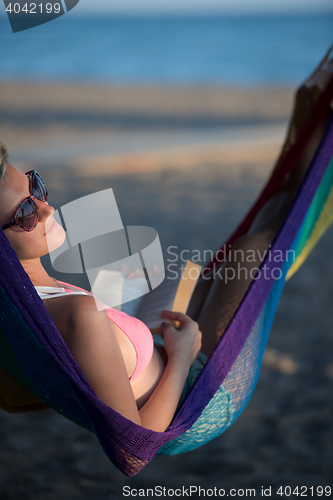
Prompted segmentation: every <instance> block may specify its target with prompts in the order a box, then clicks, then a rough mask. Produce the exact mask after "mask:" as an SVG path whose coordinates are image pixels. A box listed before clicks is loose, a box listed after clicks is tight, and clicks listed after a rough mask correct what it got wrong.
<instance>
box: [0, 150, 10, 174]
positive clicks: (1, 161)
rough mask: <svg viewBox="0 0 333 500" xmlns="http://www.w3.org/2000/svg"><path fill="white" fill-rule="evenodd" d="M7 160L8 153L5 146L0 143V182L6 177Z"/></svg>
mask: <svg viewBox="0 0 333 500" xmlns="http://www.w3.org/2000/svg"><path fill="white" fill-rule="evenodd" d="M8 158H9V153H8V149H7V146H6V144H4V143H3V142H1V141H0V181H1V180H2V179H3V178H4V177H5V175H6V161H7V160H8Z"/></svg>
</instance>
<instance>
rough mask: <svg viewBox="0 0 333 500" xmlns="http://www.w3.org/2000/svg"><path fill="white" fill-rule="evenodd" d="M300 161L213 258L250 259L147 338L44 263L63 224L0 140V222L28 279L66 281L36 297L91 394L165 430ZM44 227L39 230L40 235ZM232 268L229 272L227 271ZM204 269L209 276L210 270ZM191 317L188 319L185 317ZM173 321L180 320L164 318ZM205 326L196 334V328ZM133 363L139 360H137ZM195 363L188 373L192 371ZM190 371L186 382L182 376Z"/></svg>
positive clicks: (208, 282)
mask: <svg viewBox="0 0 333 500" xmlns="http://www.w3.org/2000/svg"><path fill="white" fill-rule="evenodd" d="M306 164H307V162H300V163H299V166H298V168H297V169H295V173H294V174H293V176H292V177H290V179H289V180H288V181H287V182H285V183H284V185H283V187H282V188H280V190H279V192H278V193H277V194H276V195H275V196H274V197H273V198H272V199H271V200H269V202H268V203H267V204H266V205H265V207H263V209H262V210H261V212H260V213H259V214H258V216H257V218H256V219H255V221H254V223H253V225H252V227H251V229H250V231H249V233H248V234H247V235H245V236H244V237H242V238H240V239H239V240H238V241H237V242H236V243H235V245H234V247H233V248H232V250H231V252H230V253H229V260H228V261H227V262H226V263H224V264H221V265H222V266H223V272H222V274H221V276H223V273H226V272H228V270H230V269H235V270H236V269H237V265H238V263H239V262H240V259H241V256H242V252H236V251H237V250H243V255H244V253H246V251H247V250H249V249H251V250H258V252H255V254H256V256H257V257H256V259H257V260H256V261H253V260H251V262H248V261H241V265H242V267H243V268H244V267H246V268H247V269H248V271H249V272H248V273H247V278H245V275H244V273H243V274H242V276H241V277H240V278H238V279H237V278H236V279H234V280H232V281H228V283H226V282H225V280H223V279H215V280H213V279H212V277H206V279H205V280H204V281H202V282H200V283H199V284H198V285H197V287H196V290H195V293H194V295H193V298H192V301H191V304H190V307H189V311H188V312H189V315H185V314H181V313H174V312H171V311H163V312H162V317H163V319H164V320H165V321H164V322H163V323H162V324H161V333H162V337H163V340H164V346H163V345H156V346H154V344H153V340H152V337H151V334H150V332H149V330H148V328H147V327H146V326H145V325H143V324H142V323H141V322H140V321H139V320H137V319H135V318H130V317H127V316H126V317H125V315H124V314H123V313H119V312H118V311H115V310H112V309H111V308H108V309H107V310H106V309H103V306H102V305H101V304H98V307H97V306H96V299H95V298H94V297H92V296H91V295H90V294H88V293H87V294H85V295H83V294H80V295H78V294H74V293H73V294H72V293H70V292H77V291H78V289H77V288H76V287H73V286H71V285H68V284H64V283H59V282H57V281H56V280H55V279H54V278H52V277H50V276H49V275H48V274H47V272H46V271H45V269H44V268H43V266H42V264H41V261H40V258H41V257H42V256H43V255H45V254H47V253H48V252H49V251H52V250H54V249H56V248H58V247H59V246H60V245H61V244H62V243H63V241H64V239H65V233H64V230H63V229H62V227H61V226H59V225H58V224H57V223H56V221H55V220H54V218H53V213H54V208H53V207H52V206H50V205H49V204H48V202H47V191H46V188H45V185H44V183H43V181H42V179H41V178H40V176H39V174H38V173H37V172H36V171H31V172H29V173H27V174H24V173H22V172H21V171H20V170H18V169H17V168H15V167H14V166H13V165H11V164H10V163H8V154H7V149H6V147H5V145H4V144H3V143H0V224H1V227H2V228H3V230H4V231H5V234H6V236H7V238H8V240H9V242H10V244H11V246H12V247H13V249H14V250H15V252H16V254H17V256H18V258H19V260H20V262H21V264H22V266H23V267H24V269H25V271H26V272H27V274H28V275H29V277H30V279H31V281H32V283H33V284H34V286H35V287H37V289H38V287H49V288H50V289H52V288H53V289H56V288H59V287H62V288H65V289H66V291H67V292H68V293H66V294H65V296H64V295H61V296H55V297H54V298H53V299H52V300H44V304H45V307H46V308H47V310H48V312H49V314H50V315H51V317H52V319H53V321H54V322H55V324H56V326H57V328H58V330H59V332H60V334H61V335H62V337H63V339H64V341H65V342H66V344H67V345H68V347H69V349H70V351H71V353H72V355H73V357H74V359H75V360H76V362H77V363H78V365H79V366H80V367H81V369H82V372H83V373H84V375H85V377H86V379H87V380H88V382H89V383H90V384H91V386H92V387H93V389H94V390H95V392H96V394H97V396H98V397H99V398H100V399H101V400H102V401H103V402H104V403H106V404H107V405H109V406H111V407H112V408H113V409H114V410H116V411H117V412H119V413H121V414H122V415H124V416H125V417H126V418H128V419H130V420H132V421H133V422H135V423H137V424H139V425H141V426H144V427H146V428H149V429H152V430H154V431H160V432H163V431H164V430H165V429H166V428H167V427H168V425H169V424H170V422H171V420H172V418H173V416H174V414H175V411H176V409H177V406H178V404H179V401H180V399H181V397H184V390H185V389H184V386H185V387H186V390H188V388H189V386H190V385H191V383H193V380H194V378H195V376H197V375H198V361H195V360H196V358H197V356H198V354H199V351H200V348H201V344H202V352H203V353H204V354H200V356H199V359H200V362H201V365H200V363H199V365H200V367H201V368H202V366H203V364H204V360H205V359H206V358H205V356H204V355H206V356H208V355H209V354H210V353H211V352H212V349H213V348H214V346H215V344H216V341H217V340H218V338H220V337H221V335H222V334H223V332H224V330H225V327H226V326H227V324H228V322H229V320H230V318H231V316H232V315H233V313H234V311H235V309H236V308H237V306H238V304H239V301H240V299H241V298H242V296H243V295H244V293H245V291H246V289H247V288H248V286H249V284H250V282H251V281H252V280H251V278H250V271H251V270H252V269H254V268H257V267H258V266H259V265H260V264H261V261H260V257H259V256H261V255H264V253H265V251H266V250H267V249H268V247H269V245H270V243H271V242H272V240H273V238H274V236H275V234H276V231H277V229H278V227H279V225H280V223H281V221H282V219H283V217H284V215H285V213H286V210H287V208H288V207H289V205H290V203H291V201H292V198H293V196H294V193H295V190H296V188H297V186H298V184H299V182H300V180H301V178H302V176H303V173H304V170H305V166H306ZM46 235H47V237H46ZM229 275H230V273H229ZM209 278H210V279H209ZM191 318H194V319H191ZM174 320H177V321H179V323H180V325H181V327H180V330H176V329H175V328H174V327H173V326H171V325H170V323H169V322H170V321H174ZM199 325H200V330H202V332H203V337H202V335H201V331H200V330H199ZM138 367H139V369H138ZM194 371H195V372H196V374H195V375H194V374H193V372H194ZM189 380H190V382H189Z"/></svg>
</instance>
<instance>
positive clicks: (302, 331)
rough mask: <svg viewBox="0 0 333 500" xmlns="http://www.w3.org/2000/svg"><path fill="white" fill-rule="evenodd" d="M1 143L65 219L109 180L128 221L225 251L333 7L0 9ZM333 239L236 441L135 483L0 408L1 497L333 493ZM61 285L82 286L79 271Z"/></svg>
mask: <svg viewBox="0 0 333 500" xmlns="http://www.w3.org/2000/svg"><path fill="white" fill-rule="evenodd" d="M0 15H1V17H0V42H1V66H0V67H1V71H0V139H1V140H2V141H4V142H6V143H7V145H8V147H9V149H10V151H11V160H12V163H13V164H15V165H16V166H18V167H19V168H21V169H22V170H24V171H26V170H29V169H31V168H36V169H37V170H38V171H39V172H40V173H41V175H42V176H43V178H44V179H45V181H46V182H47V185H48V188H49V192H50V203H52V204H53V206H54V207H55V208H58V207H60V206H62V205H64V204H65V203H68V202H69V201H71V200H74V199H76V198H78V197H80V196H84V195H86V194H89V193H92V192H95V191H98V190H101V189H105V188H109V187H112V188H113V189H114V193H115V196H116V200H117V203H118V207H119V210H120V214H121V216H122V219H123V223H124V224H125V225H148V226H152V227H154V228H155V229H156V230H157V231H158V233H159V235H160V239H161V243H162V247H163V250H164V255H165V264H166V266H167V265H168V255H169V254H168V251H167V249H168V247H169V246H173V247H177V250H175V249H174V248H173V252H175V251H176V252H179V253H180V251H181V250H183V249H188V250H189V251H190V252H193V251H195V250H199V251H200V252H201V253H202V254H203V251H204V250H216V249H217V248H218V247H219V246H221V245H222V244H223V242H224V241H225V240H226V238H227V237H228V236H229V235H230V233H231V232H232V231H233V229H234V228H235V227H236V225H237V224H238V222H239V221H240V220H241V219H242V217H243V216H244V215H245V213H246V211H247V210H248V208H249V207H250V206H251V204H252V203H253V201H254V199H255V198H256V196H257V195H258V193H259V192H260V190H261V189H262V187H263V185H264V183H265V179H266V178H267V176H268V175H269V173H270V170H271V168H272V166H273V165H274V160H275V158H276V156H277V154H278V151H279V147H280V145H281V143H282V141H283V138H284V135H285V131H286V127H287V124H288V119H289V115H290V112H291V108H292V102H293V93H294V90H295V88H296V87H297V86H298V85H299V84H300V83H301V82H302V81H304V80H305V79H306V77H307V76H308V75H309V74H310V73H311V71H312V70H313V69H314V68H315V66H316V64H317V63H318V62H319V61H320V59H321V58H322V57H323V56H324V54H325V52H326V51H327V49H328V48H329V46H330V44H331V43H332V39H333V37H332V34H333V5H332V2H331V1H328V0H317V1H316V2H315V3H314V2H313V1H310V0H302V1H301V0H289V1H286V0H283V1H282V0H280V1H277V0H269V1H266V2H264V1H262V0H251V1H250V2H249V1H247V2H246V1H245V0H233V1H232V2H231V0H229V1H227V0H226V1H225V2H224V3H223V5H221V3H220V2H217V1H215V0H205V1H203V0H192V1H191V2H189V1H187V0H177V2H176V1H174V0H172V1H171V0H169V1H168V2H167V1H166V0H159V2H158V5H157V4H156V1H155V2H152V1H150V0H146V1H143V0H137V1H136V2H134V0H122V1H121V2H120V0H113V1H112V2H110V0H104V1H102V0H94V2H89V1H88V0H80V2H79V4H78V5H77V6H76V7H75V8H74V9H73V10H72V11H70V12H69V13H66V14H65V15H64V16H62V17H60V18H58V19H56V20H54V21H52V22H50V23H47V24H44V25H42V26H39V27H36V28H33V29H31V30H27V31H23V32H20V33H16V34H13V33H12V31H11V28H10V24H9V21H8V19H7V17H6V12H5V7H4V5H3V4H2V3H1V4H0ZM332 250H333V233H332V229H330V230H329V231H328V232H327V233H326V235H325V236H324V238H323V239H322V242H321V244H320V245H319V246H318V247H317V248H316V249H315V250H314V252H313V253H312V254H311V256H310V258H309V259H308V261H307V262H306V264H305V265H304V266H303V267H302V268H301V270H300V271H299V273H298V274H297V275H296V276H295V277H294V278H293V279H292V280H291V281H290V282H289V283H288V284H287V285H286V288H285V291H284V294H283V296H282V299H281V303H280V305H279V309H278V313H277V316H276V321H275V323H274V326H273V329H272V334H271V338H270V342H269V346H268V349H267V353H266V356H265V359H264V365H263V369H262V373H261V377H260V379H259V383H258V386H257V388H256V390H255V392H254V395H253V398H252V399H251V401H250V404H249V406H248V407H247V409H246V410H245V412H244V413H243V415H242V416H241V417H240V418H239V419H238V421H237V422H236V423H235V424H234V425H233V426H232V428H231V429H229V430H228V431H227V432H226V433H225V434H224V435H222V436H221V437H220V438H218V439H216V440H215V441H214V442H212V443H209V444H207V445H205V446H204V447H202V448H201V449H198V450H196V451H193V452H191V453H188V454H186V455H184V456H175V457H156V458H155V459H154V460H153V461H152V462H151V463H150V464H149V465H148V466H147V467H146V468H145V469H144V470H143V471H142V472H141V473H140V474H139V475H138V476H137V477H136V478H133V479H128V478H124V477H123V476H122V475H121V474H120V473H119V472H118V471H117V470H116V469H115V468H114V467H113V466H112V464H110V463H109V462H108V461H107V459H106V457H105V456H104V454H103V452H102V450H101V449H100V447H99V445H98V443H97V441H96V439H95V438H94V436H91V435H90V434H89V433H88V432H86V431H84V430H82V429H80V428H77V427H75V426H74V425H73V424H72V423H71V422H69V421H66V420H65V419H64V418H62V417H60V416H59V415H58V414H56V413H55V412H53V411H52V410H49V411H46V412H42V413H39V414H25V415H8V414H6V413H5V412H1V413H0V422H1V424H0V434H1V437H0V440H1V443H2V444H1V448H0V467H1V471H2V473H1V476H0V499H1V500H2V499H4V500H9V499H19V500H20V499H23V498H24V499H27V500H30V499H32V500H55V499H56V500H58V499H59V498H60V497H61V498H63V499H64V500H67V499H68V500H69V499H71V500H72V499H78V500H79V499H80V500H85V499H89V500H90V499H91V498H94V499H96V500H97V499H98V500H99V499H101V500H102V499H103V500H104V499H111V498H120V497H121V496H122V487H123V486H124V485H130V486H131V487H133V488H144V487H154V486H156V485H162V486H166V487H170V488H172V487H174V488H175V487H181V486H183V485H184V486H189V485H191V484H192V485H200V486H201V487H206V488H214V487H215V486H216V487H218V488H226V489H227V488H236V489H237V488H256V489H257V491H258V497H259V491H260V488H261V486H264V487H269V486H272V487H273V494H272V497H273V498H274V488H275V491H276V490H277V488H278V487H279V486H288V485H289V486H297V485H298V486H301V485H307V486H317V485H322V486H325V485H329V484H330V482H331V486H333V484H332V481H331V479H332V468H333V455H332V445H333V430H332V423H331V420H332V419H331V415H332V397H331V394H332V381H333V350H332V347H333V346H332V344H333V335H332V328H333V318H332V313H331V304H332V300H333V266H332V259H331V255H332ZM44 263H45V266H46V267H47V269H48V270H49V271H50V273H51V274H52V275H54V276H55V277H58V278H61V279H64V280H65V281H72V282H73V283H75V284H78V285H83V286H85V284H86V283H85V278H84V276H78V275H76V276H75V275H73V276H70V277H69V276H67V275H66V276H64V275H60V274H59V273H55V272H52V269H51V267H50V262H49V260H48V258H46V259H44Z"/></svg>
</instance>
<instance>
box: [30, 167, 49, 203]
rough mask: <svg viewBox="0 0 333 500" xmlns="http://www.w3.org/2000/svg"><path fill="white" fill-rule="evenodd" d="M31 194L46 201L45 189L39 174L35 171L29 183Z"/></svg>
mask: <svg viewBox="0 0 333 500" xmlns="http://www.w3.org/2000/svg"><path fill="white" fill-rule="evenodd" d="M31 190H32V195H33V196H34V197H35V198H37V199H38V200H40V201H47V189H46V187H45V185H44V182H43V179H42V178H41V176H40V175H39V174H38V173H37V172H35V174H34V176H33V178H32V185H31Z"/></svg>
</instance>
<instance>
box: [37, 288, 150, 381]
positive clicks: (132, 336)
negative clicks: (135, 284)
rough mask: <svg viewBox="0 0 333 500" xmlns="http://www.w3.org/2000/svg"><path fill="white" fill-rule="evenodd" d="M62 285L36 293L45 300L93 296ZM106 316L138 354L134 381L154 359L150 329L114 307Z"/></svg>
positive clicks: (106, 308)
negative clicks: (71, 296) (68, 295)
mask: <svg viewBox="0 0 333 500" xmlns="http://www.w3.org/2000/svg"><path fill="white" fill-rule="evenodd" d="M59 283H60V284H62V285H64V288H56V287H51V286H36V287H35V288H36V291H37V293H38V295H39V296H40V297H41V298H42V299H43V300H44V299H52V298H54V297H61V296H63V295H66V294H67V293H73V294H76V295H91V294H90V293H89V292H87V291H86V290H84V289H83V288H80V287H78V286H73V285H69V284H68V283H65V282H64V281H59ZM66 286H73V288H77V289H78V290H80V291H78V292H74V291H73V290H69V289H68V288H66ZM105 310H106V314H107V315H108V317H109V319H110V320H111V321H113V323H115V325H117V326H118V328H120V329H121V331H122V332H123V333H124V334H125V335H126V337H127V338H128V339H129V340H130V341H131V343H132V344H133V347H134V349H135V352H136V359H137V361H136V366H135V369H134V372H133V373H132V376H131V377H130V379H129V380H130V381H133V380H134V379H135V378H136V377H137V376H138V375H140V373H142V372H143V371H144V370H145V369H146V368H147V366H148V365H149V362H150V360H151V358H152V355H153V352H154V341H153V337H152V334H151V332H150V330H149V328H148V327H147V326H146V325H145V324H144V323H142V321H140V320H139V319H137V318H134V317H133V316H129V315H128V314H126V313H124V312H122V311H118V310H117V309H113V308H112V307H108V306H105Z"/></svg>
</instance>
